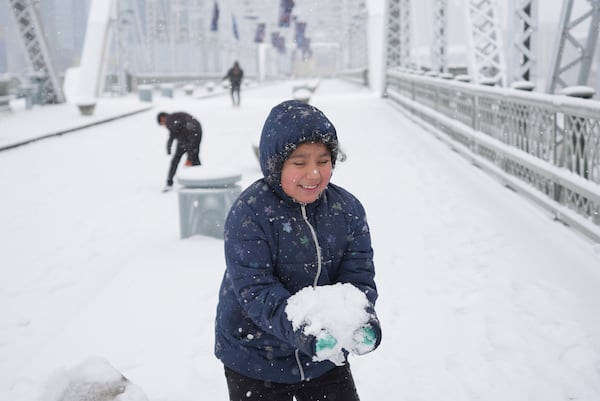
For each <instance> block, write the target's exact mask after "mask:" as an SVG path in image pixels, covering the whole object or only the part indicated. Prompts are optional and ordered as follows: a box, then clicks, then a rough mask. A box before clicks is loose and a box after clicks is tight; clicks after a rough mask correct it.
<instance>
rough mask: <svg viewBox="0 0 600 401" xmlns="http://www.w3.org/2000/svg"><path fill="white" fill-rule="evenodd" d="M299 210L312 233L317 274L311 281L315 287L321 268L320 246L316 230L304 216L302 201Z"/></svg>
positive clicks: (304, 208)
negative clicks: (315, 252) (315, 251)
mask: <svg viewBox="0 0 600 401" xmlns="http://www.w3.org/2000/svg"><path fill="white" fill-rule="evenodd" d="M300 210H302V218H303V219H304V221H305V222H306V224H307V225H308V228H309V230H310V234H311V235H312V238H313V241H314V243H315V247H316V248H317V275H316V276H315V281H313V287H316V286H317V283H318V282H319V277H320V276H321V269H322V265H321V247H320V246H319V240H318V239H317V232H316V231H315V229H314V227H313V226H312V224H310V222H309V221H308V217H307V216H306V205H305V204H304V203H303V204H301V205H300Z"/></svg>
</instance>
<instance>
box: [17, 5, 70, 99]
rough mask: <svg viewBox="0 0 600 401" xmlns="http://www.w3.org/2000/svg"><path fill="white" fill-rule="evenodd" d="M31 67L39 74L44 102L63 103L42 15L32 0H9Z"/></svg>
mask: <svg viewBox="0 0 600 401" xmlns="http://www.w3.org/2000/svg"><path fill="white" fill-rule="evenodd" d="M9 3H10V8H11V10H12V12H13V14H14V17H15V20H16V22H17V28H18V30H19V33H20V36H21V40H22V42H23V47H24V48H25V51H26V53H27V58H28V60H29V63H30V64H31V68H32V69H33V71H34V72H35V73H36V74H37V75H38V76H37V78H38V79H39V80H40V84H41V86H42V88H41V102H42V104H51V103H63V102H64V101H65V97H64V95H63V91H62V88H61V86H60V84H59V80H58V78H57V75H56V72H55V70H54V67H53V66H52V63H51V61H50V56H49V53H48V45H47V44H46V41H45V39H44V31H43V29H42V25H41V23H40V17H39V15H38V13H37V10H36V8H35V6H34V1H32V0H9Z"/></svg>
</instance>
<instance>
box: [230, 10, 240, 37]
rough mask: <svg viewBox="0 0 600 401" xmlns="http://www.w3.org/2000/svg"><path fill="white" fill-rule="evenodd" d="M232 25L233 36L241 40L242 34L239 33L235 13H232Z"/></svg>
mask: <svg viewBox="0 0 600 401" xmlns="http://www.w3.org/2000/svg"><path fill="white" fill-rule="evenodd" d="M231 27H232V29H233V37H234V38H235V40H240V34H239V33H238V28H237V23H236V22H235V15H233V13H232V14H231Z"/></svg>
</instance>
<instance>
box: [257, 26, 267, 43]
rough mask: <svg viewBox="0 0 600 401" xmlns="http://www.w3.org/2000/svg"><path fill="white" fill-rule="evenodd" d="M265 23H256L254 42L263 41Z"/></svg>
mask: <svg viewBox="0 0 600 401" xmlns="http://www.w3.org/2000/svg"><path fill="white" fill-rule="evenodd" d="M265 29H266V24H265V23H264V22H259V23H258V24H257V25H256V33H255V34H254V43H263V42H264V41H265Z"/></svg>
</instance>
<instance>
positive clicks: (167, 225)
mask: <svg viewBox="0 0 600 401" xmlns="http://www.w3.org/2000/svg"><path fill="white" fill-rule="evenodd" d="M292 86H293V82H286V83H279V84H277V85H270V86H265V87H263V88H257V89H252V90H243V92H242V107H241V108H233V107H232V106H231V102H230V99H229V98H228V97H226V96H222V97H214V98H210V99H202V100H199V99H192V98H189V97H183V96H176V97H175V98H174V99H166V98H155V102H154V108H153V109H152V110H150V111H147V112H142V113H138V114H135V115H132V116H130V117H127V118H123V119H118V120H115V121H113V122H110V123H106V124H101V125H97V126H93V127H90V128H87V129H85V130H84V131H82V132H80V133H73V134H70V135H67V136H61V137H54V138H49V139H45V140H42V141H38V142H35V143H31V144H28V145H26V146H22V147H19V148H15V149H11V150H7V151H3V152H0V202H1V203H0V204H1V205H2V207H1V208H0V249H1V252H0V400H11V401H25V400H27V401H29V400H38V399H40V397H42V398H41V399H44V395H46V396H47V395H48V386H49V384H48V380H49V378H50V377H52V376H53V375H55V374H56V371H60V370H61V369H70V368H72V367H74V366H78V365H79V364H81V363H82V362H83V361H85V360H88V359H89V358H93V357H99V358H102V359H104V360H106V361H108V363H110V365H111V366H114V367H115V368H116V369H118V371H119V372H121V373H122V374H123V375H124V376H125V377H127V378H128V379H129V380H131V382H133V383H135V384H136V385H138V386H139V387H140V388H141V389H142V390H143V391H144V392H145V393H146V395H147V396H148V399H149V400H151V401H188V400H189V401H191V400H198V399H211V400H225V399H227V390H226V385H225V379H224V375H223V371H222V366H221V364H220V362H219V361H218V360H216V359H215V358H214V356H213V352H212V351H213V320H214V311H215V306H216V302H217V292H218V287H219V283H220V280H221V276H222V273H223V269H224V266H223V265H224V262H223V255H222V241H221V240H218V239H214V238H210V237H203V236H194V237H191V238H187V239H184V240H180V239H179V227H178V210H177V192H176V191H173V192H171V193H166V194H163V193H161V192H160V189H161V188H162V186H163V185H164V181H165V178H166V172H167V167H168V162H169V156H167V155H166V152H165V144H166V138H167V131H166V130H165V129H164V128H163V127H160V126H158V125H157V124H156V118H155V116H156V113H157V112H158V111H161V110H165V111H176V110H185V111H189V112H191V113H192V114H194V115H196V116H197V117H198V118H199V119H200V121H201V122H202V124H203V128H204V132H205V137H204V140H203V143H202V147H201V159H202V162H203V164H205V165H206V166H209V165H215V166H223V165H226V166H228V167H230V168H234V169H237V170H239V171H240V172H241V173H242V174H243V178H242V186H246V185H248V184H249V183H250V182H252V181H253V180H255V179H256V178H258V177H259V175H260V170H259V167H258V163H257V160H256V158H255V156H254V153H253V151H252V145H253V144H255V143H256V142H257V140H258V136H259V133H260V129H261V126H262V123H263V121H264V119H265V118H266V116H267V114H268V112H269V110H270V109H271V107H272V106H274V105H275V104H276V103H278V102H280V101H282V100H285V99H287V98H289V97H290V96H291V91H292ZM311 103H313V104H314V105H315V106H317V107H319V108H321V109H322V110H323V111H324V112H325V114H327V115H328V116H329V117H330V119H331V120H332V121H333V122H334V124H335V125H336V127H337V129H338V133H339V137H340V140H341V143H342V146H343V148H344V150H345V152H346V153H347V155H348V159H347V161H345V162H343V163H339V164H338V165H337V166H336V169H335V171H334V176H333V182H335V183H337V184H340V185H342V186H344V187H346V188H348V189H349V190H351V191H352V192H353V193H354V194H356V195H357V196H358V197H359V199H361V201H362V202H363V204H364V205H365V208H366V210H367V215H368V218H369V223H370V226H371V230H372V234H373V247H374V250H375V263H376V269H377V278H376V279H377V283H378V286H379V292H380V299H379V302H378V305H377V311H378V314H379V318H380V320H381V322H382V327H383V336H384V337H383V342H382V344H381V347H380V348H379V349H378V350H377V351H375V352H373V353H371V354H368V355H365V356H361V357H354V356H353V357H352V358H351V364H352V368H353V372H354V375H355V380H356V383H357V386H358V391H359V394H360V395H361V399H362V400H363V401H368V400H380V401H387V400H389V401H396V400H411V401H421V400H422V401H431V400H444V399H447V400H453V401H470V400H486V401H495V400H498V401H500V400H501V401H506V400H509V399H510V400H540V401H542V400H543V401H562V400H580V401H582V400H585V401H595V400H597V399H600V319H598V317H597V311H596V309H597V306H598V305H600V291H599V289H600V255H599V254H598V252H597V249H598V248H597V247H594V244H591V243H589V242H588V241H586V240H584V239H582V238H581V237H580V236H578V235H576V234H574V233H573V232H571V231H570V230H569V229H568V228H567V227H564V226H562V225H561V224H559V223H556V222H555V221H553V220H552V219H551V218H550V217H549V216H548V215H546V214H545V213H544V212H543V211H541V210H539V209H537V208H536V207H535V206H533V205H531V204H530V203H528V202H527V201H525V200H523V199H521V198H520V197H519V196H518V194H515V193H513V192H511V191H509V190H508V189H506V188H504V187H502V186H501V185H500V184H499V183H498V182H496V181H494V180H493V179H491V178H490V177H489V176H487V175H486V174H485V173H483V172H482V171H480V170H478V169H477V168H476V167H474V166H473V165H471V164H470V163H468V162H467V161H466V160H465V159H463V158H461V157H460V156H459V155H457V154H456V153H454V152H452V151H451V150H450V149H449V148H448V147H447V146H446V145H444V144H443V143H442V142H440V141H439V140H437V139H435V138H434V137H433V136H432V135H430V134H428V133H427V132H425V131H423V130H422V129H421V128H419V127H418V126H416V125H414V124H413V123H412V122H411V121H410V120H408V119H407V118H405V117H404V116H403V115H402V114H400V113H398V112H397V111H396V110H395V109H394V108H393V107H392V106H390V105H389V104H388V103H387V102H386V101H385V100H384V99H380V98H378V97H377V96H376V95H374V94H372V93H370V92H368V91H367V90H365V89H363V88H359V87H357V86H354V85H352V84H347V83H344V82H340V81H334V80H325V81H323V82H322V84H321V86H320V87H319V88H318V90H317V92H316V94H315V95H314V96H313V98H312V99H311ZM20 115H21V116H22V118H23V119H24V122H23V124H24V125H25V124H26V123H25V121H26V120H27V121H31V120H32V119H36V111H35V110H34V111H31V112H23V113H22V114H20ZM1 118H2V116H0V119H1ZM54 118H56V119H58V118H61V116H59V115H56V116H53V117H48V119H37V120H36V121H37V122H36V124H35V125H36V126H38V125H39V126H42V127H43V126H44V125H46V124H50V123H51V121H54ZM0 124H1V123H0ZM27 124H28V123H27ZM11 134H12V133H11ZM0 135H4V133H0Z"/></svg>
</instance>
